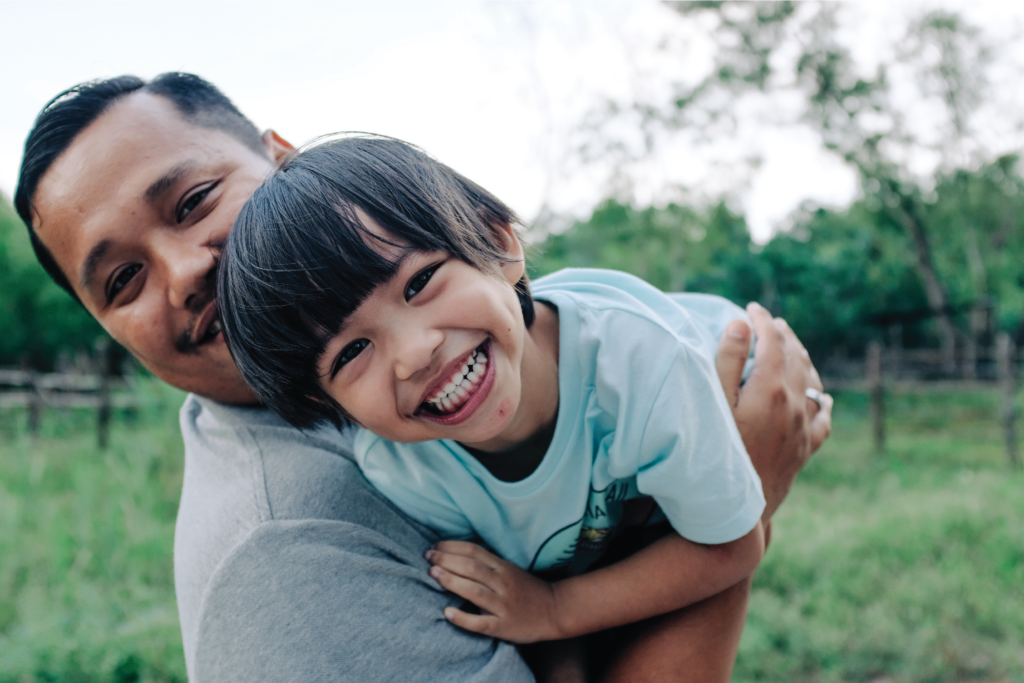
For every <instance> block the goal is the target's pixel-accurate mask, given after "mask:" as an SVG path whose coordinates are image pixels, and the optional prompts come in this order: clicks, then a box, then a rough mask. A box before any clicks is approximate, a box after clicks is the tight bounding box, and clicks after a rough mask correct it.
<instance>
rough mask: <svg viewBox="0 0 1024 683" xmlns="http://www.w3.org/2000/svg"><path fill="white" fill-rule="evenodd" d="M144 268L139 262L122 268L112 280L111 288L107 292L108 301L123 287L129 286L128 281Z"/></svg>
mask: <svg viewBox="0 0 1024 683" xmlns="http://www.w3.org/2000/svg"><path fill="white" fill-rule="evenodd" d="M140 270H142V266H141V265H140V264H138V263H133V264H132V265H130V266H128V267H127V268H124V269H123V270H121V271H120V272H119V273H118V274H117V275H115V276H114V279H113V280H111V281H110V290H109V291H108V292H107V301H112V300H113V299H114V297H116V296H117V295H118V294H119V293H120V292H121V290H122V289H124V288H125V287H127V286H128V283H129V282H131V281H132V278H133V277H135V275H136V274H137V273H138V272H139V271H140Z"/></svg>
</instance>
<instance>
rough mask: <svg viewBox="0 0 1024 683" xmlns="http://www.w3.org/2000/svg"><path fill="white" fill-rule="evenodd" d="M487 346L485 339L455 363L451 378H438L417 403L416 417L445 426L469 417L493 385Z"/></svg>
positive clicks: (488, 345) (488, 346)
mask: <svg viewBox="0 0 1024 683" xmlns="http://www.w3.org/2000/svg"><path fill="white" fill-rule="evenodd" d="M490 346H491V343H490V339H488V340H487V341H485V342H484V343H483V344H481V345H480V346H478V347H476V348H475V349H473V351H472V352H471V353H470V354H469V355H467V356H466V357H465V358H463V359H462V360H456V361H455V363H454V365H455V366H456V370H455V371H454V372H453V373H452V374H451V376H450V377H448V378H447V379H445V377H444V375H442V377H441V379H439V380H438V381H437V382H435V383H434V387H432V388H431V389H430V390H429V391H428V392H427V396H429V398H428V399H427V400H426V401H424V402H423V403H421V404H420V411H419V414H420V415H423V416H424V417H427V418H428V419H435V420H436V421H437V422H438V423H440V424H445V425H453V424H458V423H459V422H462V420H464V419H465V418H467V417H469V416H470V415H471V414H472V413H473V411H474V410H475V409H476V407H477V406H478V405H479V404H480V403H481V402H483V400H484V399H485V398H486V397H487V393H488V392H489V391H490V388H491V385H492V384H493V383H494V373H493V372H491V371H490V368H489V367H488V360H489V354H490ZM435 387H436V390H435Z"/></svg>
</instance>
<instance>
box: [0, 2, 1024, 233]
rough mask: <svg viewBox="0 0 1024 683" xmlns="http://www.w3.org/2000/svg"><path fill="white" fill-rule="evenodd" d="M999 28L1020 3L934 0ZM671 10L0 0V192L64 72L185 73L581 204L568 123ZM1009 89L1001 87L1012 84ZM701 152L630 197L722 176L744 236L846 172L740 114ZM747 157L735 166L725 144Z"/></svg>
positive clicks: (658, 197)
mask: <svg viewBox="0 0 1024 683" xmlns="http://www.w3.org/2000/svg"><path fill="white" fill-rule="evenodd" d="M942 5H943V6H952V7H955V8H959V9H963V10H964V11H965V12H966V13H969V14H971V18H972V19H973V20H975V21H977V22H979V23H981V24H983V25H985V26H990V27H992V28H993V29H994V30H996V31H997V32H998V31H1001V32H1002V35H1011V33H1008V32H1010V31H1012V29H1013V27H1015V26H1019V21H1020V19H1021V18H1022V17H1024V10H1018V9H1017V8H1016V7H1015V6H1014V5H1012V4H1010V3H991V2H989V3H985V2H980V3H979V2H972V3H952V2H945V3H942ZM914 7H917V5H906V4H903V5H900V4H898V3H897V4H894V3H862V4H861V5H859V6H858V7H857V11H856V12H853V13H851V19H850V22H851V24H850V30H851V31H853V33H854V34H855V35H854V38H853V43H854V44H856V45H858V46H859V47H858V49H859V50H861V51H862V52H863V53H864V54H865V55H870V54H871V52H872V49H873V46H874V45H875V44H876V43H877V41H879V40H881V39H882V38H883V37H885V35H886V31H887V30H891V27H892V26H893V25H895V24H897V23H898V22H893V21H889V19H891V18H892V17H893V16H894V15H895V14H899V13H901V12H903V13H905V12H906V11H909V10H908V8H911V9H912V8H914ZM675 20H676V17H675V15H674V14H672V13H671V12H670V11H669V10H668V9H666V8H665V7H663V6H661V5H659V4H658V3H655V2H653V1H646V0H630V1H628V2H626V1H596V0H594V1H590V2H569V1H562V2H559V1H549V2H544V3H539V2H537V3H528V2H471V1H469V0H464V1H461V2H427V1H420V2H388V1H377V2H343V3H334V2H312V3H306V2H294V1H292V2H287V3H283V2H215V1H210V2H90V1H83V2H10V1H4V0H0V26H4V27H5V29H6V30H5V31H4V38H3V40H2V41H0V63H2V64H4V65H5V67H6V68H5V69H4V70H3V74H2V75H0V86H2V88H0V92H2V93H3V96H2V98H3V99H2V102H0V105H2V106H0V192H2V193H4V194H5V195H6V196H8V197H10V196H11V195H12V194H13V190H14V185H15V183H16V178H17V172H18V165H19V163H20V159H21V151H22V145H23V144H24V139H25V135H26V134H27V132H28V130H29V129H30V127H31V125H32V121H33V119H34V117H35V115H36V113H37V112H38V111H39V109H40V108H41V107H42V106H43V105H44V104H45V103H46V102H47V101H48V100H49V99H50V98H51V97H53V96H54V95H55V94H56V93H58V92H60V91H61V90H63V89H64V88H67V87H69V86H71V85H73V84H75V83H78V82H80V81H84V80H88V79H93V78H98V77H108V76H114V75H119V74H123V73H132V74H136V75H138V76H141V77H143V78H150V77H152V76H155V75H156V74H158V73H161V72H164V71H172V70H180V71H190V72H193V73H197V74H199V75H201V76H203V77H204V78H206V79H208V80H210V81H211V82H213V83H214V84H216V85H217V86H218V87H220V88H221V89H222V90H223V91H224V92H225V93H226V94H227V95H228V96H229V97H230V98H231V99H232V100H233V101H234V102H235V104H236V105H237V106H238V107H239V108H240V109H241V110H242V112H243V113H245V114H246V115H247V116H249V118H251V119H252V120H253V121H254V123H255V124H256V125H257V127H258V128H260V129H265V128H274V129H275V130H276V131H277V132H278V133H280V134H281V135H283V136H284V137H285V138H286V139H288V140H290V141H291V142H293V143H295V144H301V143H302V142H305V141H307V140H309V139H311V138H314V137H316V136H318V135H321V134H325V133H330V132H334V131H339V130H361V131H370V132H374V133H382V134H386V135H392V136H395V137H399V138H402V139H405V140H408V141H410V142H413V143H416V144H417V145H419V146H421V147H423V148H425V149H426V150H427V151H429V152H430V153H432V154H433V155H434V156H436V157H437V158H439V159H440V160H441V161H443V162H445V163H447V164H448V165H450V166H452V167H453V168H455V169H456V170H458V171H460V172H461V173H463V174H464V175H466V176H468V177H469V178H471V179H473V180H475V181H476V182H478V183H480V184H481V185H483V186H484V187H486V188H487V189H489V190H491V191H492V192H493V193H495V194H496V195H497V196H498V197H500V198H502V199H503V200H505V201H506V202H507V203H509V204H510V205H511V206H512V208H513V209H515V210H516V211H517V212H518V213H519V214H520V215H521V216H523V217H524V218H526V219H527V220H529V219H531V218H533V217H535V216H536V215H537V214H538V212H540V211H541V209H542V207H545V208H546V209H547V210H550V211H554V212H556V213H561V214H566V215H572V216H577V217H585V216H586V215H587V212H588V211H589V210H590V209H591V208H592V207H593V206H594V205H595V204H596V203H597V202H598V201H600V199H601V198H602V197H604V196H605V194H606V192H607V190H608V187H607V185H606V184H605V183H604V182H603V180H602V179H603V178H604V177H605V176H606V175H607V170H608V169H606V168H603V167H602V165H601V162H600V161H595V162H592V163H591V165H590V166H589V167H587V166H581V165H580V164H578V163H570V162H568V161H567V159H570V158H571V157H572V154H573V151H572V148H571V144H570V141H571V139H572V135H571V133H572V132H573V131H574V130H575V129H577V128H578V126H579V122H580V121H581V120H582V119H583V118H584V117H585V115H586V114H587V113H588V111H590V110H592V109H593V108H594V107H595V106H597V104H598V103H600V102H601V101H602V100H603V98H608V97H611V98H619V99H621V98H624V97H625V98H628V97H629V96H630V94H633V93H636V92H638V89H644V88H647V89H649V88H652V87H657V84H658V83H667V82H669V81H670V80H671V79H681V80H686V79H695V78H697V77H699V76H700V74H701V73H703V71H702V70H704V69H706V68H707V66H708V64H709V54H710V53H709V51H708V50H709V47H708V44H707V37H706V35H701V31H700V28H701V27H699V26H695V27H692V29H691V30H690V31H689V33H687V32H686V31H682V32H677V34H676V35H677V38H678V39H680V40H683V41H684V42H687V41H688V42H687V50H686V51H685V54H686V59H685V60H678V59H677V60H675V61H674V62H671V63H667V62H665V61H664V60H661V61H659V60H658V58H657V56H656V55H655V52H656V51H654V50H652V49H651V46H652V45H655V44H657V42H658V41H659V40H661V39H662V37H663V35H664V29H665V27H666V26H667V25H669V23H670V22H672V21H675ZM1014 90H1016V89H1014ZM710 154H714V155H719V158H709V156H708V155H709V152H708V151H707V150H704V151H698V150H693V149H689V148H687V147H686V145H685V144H682V143H678V144H677V146H676V147H670V148H668V149H667V151H666V152H665V153H663V154H661V155H660V156H659V158H658V159H656V160H654V161H652V162H651V163H650V164H649V165H648V167H646V168H644V169H641V172H640V173H638V174H637V176H636V180H635V183H634V192H635V196H636V199H637V201H638V202H640V203H646V202H654V203H657V202H658V201H664V200H665V199H666V198H671V197H672V196H673V195H672V194H671V192H670V191H669V190H668V189H666V188H673V187H678V186H680V185H682V186H686V187H688V188H690V189H692V190H695V191H696V192H697V193H698V195H700V194H703V195H705V196H712V195H715V194H716V193H719V192H722V191H724V190H729V191H731V193H732V195H733V196H734V197H735V199H736V201H737V202H739V204H740V205H741V206H742V207H743V209H744V210H745V212H746V214H747V218H748V223H749V225H750V228H751V232H752V233H753V235H754V237H755V239H757V240H759V241H765V240H766V239H768V238H769V237H770V235H771V234H772V231H773V230H775V229H777V228H779V227H784V226H785V224H786V218H787V216H789V215H790V214H791V213H792V212H793V210H794V209H795V208H796V207H797V206H798V205H800V203H801V202H802V201H804V200H807V199H811V200H813V201H816V202H819V203H824V204H829V205H834V206H841V205H843V204H845V203H848V202H849V201H851V200H852V199H853V198H854V197H855V196H856V192H857V186H856V182H855V178H854V176H853V174H852V173H851V172H850V171H849V170H848V169H847V168H845V167H844V166H843V165H842V164H841V163H840V162H839V161H837V160H836V159H834V158H832V157H830V156H829V155H828V154H827V153H825V152H823V151H822V150H821V148H820V145H819V144H818V141H817V140H816V139H815V138H814V136H813V135H812V134H810V133H809V132H808V131H806V130H779V129H775V128H770V127H769V128H766V127H763V126H759V125H754V126H750V127H747V129H745V132H744V133H743V135H742V136H740V137H739V138H738V139H736V140H732V141H728V144H727V145H725V146H724V147H723V146H720V147H719V148H717V149H716V150H715V151H713V152H710ZM754 154H756V155H758V156H759V157H761V159H762V163H761V164H760V166H759V167H757V169H755V170H750V169H747V170H743V164H741V163H739V160H740V159H741V158H742V157H744V156H750V155H754Z"/></svg>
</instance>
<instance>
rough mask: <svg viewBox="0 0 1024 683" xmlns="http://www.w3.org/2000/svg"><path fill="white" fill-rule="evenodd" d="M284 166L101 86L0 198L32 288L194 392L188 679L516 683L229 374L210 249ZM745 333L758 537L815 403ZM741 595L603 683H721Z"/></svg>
mask: <svg viewBox="0 0 1024 683" xmlns="http://www.w3.org/2000/svg"><path fill="white" fill-rule="evenodd" d="M291 149H292V148H291V146H290V145H289V144H288V143H287V142H285V141H284V140H283V139H282V138H280V137H279V136H278V135H277V134H276V133H274V132H272V131H267V132H266V133H264V134H263V135H262V136H261V135H260V134H259V133H258V132H257V131H256V129H255V128H254V127H253V126H252V124H251V123H250V122H249V121H248V120H246V119H245V118H244V117H243V116H242V115H241V114H240V113H239V112H238V111H237V110H236V109H235V108H234V106H233V105H232V104H231V103H230V101H228V100H227V98H225V97H224V96H223V95H222V94H221V93H220V92H219V91H217V90H216V89H215V88H214V87H213V86H211V85H210V84H208V83H206V82H205V81H203V80H202V79H199V78H198V77H195V76H191V75H188V74H177V73H171V74H164V75H162V76H159V77H157V78H156V79H154V80H153V81H152V82H150V83H148V84H147V83H145V82H143V81H141V80H139V79H137V78H134V77H120V78H115V79H110V80H107V81H100V82H96V83H88V84H83V85H80V86H76V87H74V88H72V89H70V90H69V91H66V92H65V93H61V94H60V95H58V97H57V98H55V99H54V100H53V101H51V103H50V104H49V105H47V107H45V108H44V109H43V111H42V112H41V113H40V115H39V118H38V119H37V120H36V124H35V126H34V128H33V130H32V132H31V133H30V134H29V137H28V140H27V141H26V145H25V157H24V160H23V162H22V169H21V176H20V179H19V184H18V189H17V192H16V194H15V205H16V208H17V210H18V212H19V214H20V215H21V217H22V219H23V220H24V221H25V223H26V224H27V225H28V226H29V231H30V235H31V238H32V244H33V247H34V248H35V250H36V254H37V256H38V257H39V260H40V263H41V264H42V265H43V267H44V268H45V269H46V270H47V272H49V274H50V275H51V276H52V277H53V278H54V279H55V280H56V281H57V283H58V284H60V285H61V286H63V287H64V288H65V289H66V290H67V291H68V292H69V293H70V294H71V295H72V296H74V297H75V298H76V299H77V300H78V301H80V302H81V303H82V305H83V306H85V308H86V309H87V310H88V311H89V312H90V313H91V314H92V315H93V316H95V317H96V319H97V320H98V321H99V322H100V323H101V324H102V325H103V326H104V328H105V329H106V330H107V331H108V332H109V333H110V334H111V335H112V336H113V337H114V338H115V339H117V340H118V341H119V342H121V343H122V344H123V345H124V346H125V347H126V348H127V349H128V350H129V351H131V352H132V353H133V354H134V355H135V356H136V357H137V358H138V359H139V360H140V361H141V362H142V363H143V365H145V366H146V367H147V368H149V369H150V370H151V371H152V372H153V373H154V374H156V375H157V376H158V377H160V378H161V379H163V380H164V381H167V382H168V383H170V384H172V385H174V386H177V387H179V388H182V389H184V390H187V391H190V392H192V395H191V396H190V397H189V398H188V399H187V401H186V403H185V405H184V406H183V407H182V410H181V427H182V432H183V435H184V439H185V449H186V456H185V478H184V485H183V490H182V499H181V507H180V510H179V514H178V522H177V529H176V534H175V587H176V591H177V597H178V608H179V615H180V619H181V628H182V637H183V639H184V646H185V657H186V664H187V668H188V673H189V678H190V679H191V680H192V681H195V682H198V681H208V680H209V681H252V680H267V681H278V680H302V681H314V680H315V681H377V680H380V681H384V680H393V679H399V678H401V679H403V680H407V681H414V680H425V681H441V680H443V681H525V680H530V678H531V673H530V671H529V670H528V669H527V668H526V666H525V665H524V664H523V661H522V660H521V659H520V658H519V656H518V653H517V652H516V650H515V649H514V648H513V647H511V646H510V645H507V644H505V643H499V642H495V641H492V640H489V639H486V638H480V637H478V636H475V635H472V634H469V633H466V632H463V631H459V630H457V629H455V628H454V627H452V626H450V625H449V624H448V623H447V622H446V621H445V620H444V618H443V615H442V612H443V609H444V607H445V606H447V605H450V604H452V605H454V604H455V601H454V599H453V597H452V596H450V595H446V594H445V593H444V592H443V591H442V590H441V589H440V588H439V587H438V586H437V585H436V584H435V583H434V582H433V581H432V580H431V579H430V578H429V577H428V575H427V570H428V565H427V563H426V562H425V561H424V560H423V557H422V556H423V553H424V551H425V550H426V549H427V548H428V547H429V546H430V544H431V543H432V542H434V541H435V540H436V539H434V538H432V537H431V536H430V533H429V532H428V531H426V530H425V529H423V528H422V527H420V526H419V525H417V524H416V523H415V522H413V521H412V520H410V519H408V518H406V517H405V516H403V515H402V514H401V513H400V512H398V511H397V510H396V509H395V508H394V507H393V506H392V505H391V504H390V503H389V502H388V501H387V500H386V499H384V498H382V497H381V496H380V495H379V494H378V493H377V492H376V491H375V490H374V489H372V488H371V487H370V486H369V485H368V484H367V483H366V481H365V480H364V479H363V478H362V476H361V474H360V473H359V471H358V470H357V469H356V467H355V466H354V464H353V463H352V462H351V461H350V459H349V452H350V451H349V441H348V438H347V437H346V435H344V434H340V433H338V432H336V431H334V430H331V429H322V430H318V431H314V432H308V433H304V432H299V431H297V430H295V429H292V428H290V427H288V426H287V425H286V424H285V423H283V422H281V421H279V420H278V419H276V418H275V417H274V416H272V415H271V414H270V413H269V412H268V411H266V410H265V409H263V408H260V407H259V406H257V405H255V402H256V399H255V396H254V395H253V393H252V392H251V391H250V389H249V388H248V387H247V386H246V385H245V384H244V382H243V381H242V380H241V377H240V375H239V373H238V370H237V368H236V367H235V365H234V362H233V361H232V359H231V356H230V354H229V353H228V350H227V347H226V345H225V343H224V340H223V336H222V335H221V333H220V322H219V318H218V315H217V304H216V300H215V288H214V282H215V277H214V275H215V269H216V265H217V260H218V258H219V254H220V248H221V245H222V244H223V241H224V239H225V237H226V236H227V234H228V231H229V230H230V229H231V225H232V223H233V221H234V218H235V216H236V215H237V213H238V211H239V209H240V207H241V206H242V204H243V203H244V202H245V201H246V199H247V198H248V197H249V196H250V194H251V193H252V192H253V190H254V189H255V188H256V187H257V186H258V185H259V184H260V182H261V181H262V180H263V179H264V178H265V177H266V175H267V174H268V173H269V172H270V171H271V169H272V168H273V167H274V165H275V164H276V163H278V162H279V161H280V160H281V159H282V158H284V156H286V155H287V154H288V152H289V151H290V150H291ZM753 319H754V326H755V330H756V332H757V334H758V338H759V340H760V341H759V349H758V359H757V366H756V368H755V371H754V374H753V376H752V377H751V378H750V380H749V381H748V382H747V384H746V385H745V386H744V388H743V389H742V390H738V385H739V375H740V372H741V368H742V363H743V359H744V358H745V356H746V350H747V344H748V342H749V330H747V329H746V327H745V326H744V325H738V326H734V327H732V328H730V334H727V335H726V338H725V339H724V340H723V345H722V349H721V351H720V355H719V368H720V374H721V376H722V380H723V385H724V386H725V387H726V393H727V395H729V396H730V397H731V399H732V401H733V405H734V406H735V411H734V413H735V416H736V420H737V424H738V425H739V427H740V431H741V433H742V434H743V437H744V441H745V443H746V444H747V445H748V449H749V450H750V454H751V458H752V460H753V461H754V464H755V466H756V467H757V469H758V472H759V474H760V475H761V478H762V483H763V486H764V489H765V497H766V499H767V501H768V508H767V509H766V512H765V515H766V521H767V520H768V519H770V516H771V514H772V513H773V512H774V510H775V509H776V508H777V506H778V504H779V503H780V502H781V501H782V499H783V498H784V497H785V494H786V492H787V491H788V489H789V486H790V485H791V483H792V481H793V478H794V477H795V475H796V473H797V471H799V469H800V468H801V467H802V466H803V464H804V463H805V462H806V459H807V458H808V457H809V456H810V454H811V453H812V452H813V451H814V450H815V449H816V448H817V447H818V446H819V445H820V444H821V442H822V441H823V440H824V439H825V438H826V437H827V434H828V430H829V425H830V408H831V399H829V398H828V397H827V396H824V395H819V394H814V395H815V397H816V398H815V401H814V402H812V401H809V400H807V399H806V398H805V389H807V388H809V387H810V388H812V389H820V388H821V386H820V383H819V381H818V379H817V375H816V373H815V372H814V369H813V367H811V365H810V362H809V360H808V359H807V355H806V352H805V351H804V350H803V348H802V346H800V344H799V342H798V341H797V340H796V338H795V337H794V336H793V335H792V332H790V331H789V328H788V327H786V325H785V323H784V322H782V321H778V320H772V319H771V317H770V316H769V315H768V314H767V313H766V312H764V311H763V309H761V310H758V311H755V312H754V314H753ZM822 396H823V397H822ZM818 401H820V402H821V408H822V409H821V410H820V411H819V410H818V407H819V406H818V405H817V402H818ZM748 590H749V582H747V583H746V584H744V585H741V586H739V587H737V588H735V589H731V590H730V591H727V592H726V593H723V594H721V595H719V596H715V597H714V598H712V599H710V600H708V601H705V602H704V603H700V604H698V605H695V606H693V607H692V608H691V609H690V610H688V611H687V612H686V613H684V614H683V616H681V617H679V618H678V623H677V624H675V627H676V628H679V629H683V630H685V631H686V632H688V633H690V634H692V637H691V638H689V640H688V642H692V644H693V645H692V647H693V653H692V656H691V655H689V653H687V656H688V657H689V661H691V662H692V665H691V666H690V668H688V669H687V671H686V672H665V671H658V670H657V669H656V666H655V665H654V664H653V663H654V662H656V661H657V658H656V657H655V656H652V653H644V652H630V651H626V652H624V653H623V654H622V655H621V656H620V658H619V660H618V661H619V662H623V663H627V664H628V667H626V668H621V669H620V670H621V671H624V672H628V675H629V679H630V680H645V679H649V680H667V679H671V680H702V681H711V680H727V679H728V677H729V673H730V672H731V668H732V662H733V659H734V657H735V652H736V646H737V643H738V640H739V635H740V632H741V630H742V624H743V619H744V616H745V612H746V601H747V592H748ZM623 666H625V665H623ZM616 675H617V674H616V673H615V672H614V671H612V672H609V674H608V676H609V680H615V677H616Z"/></svg>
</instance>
